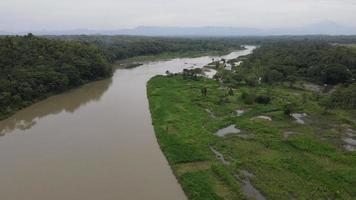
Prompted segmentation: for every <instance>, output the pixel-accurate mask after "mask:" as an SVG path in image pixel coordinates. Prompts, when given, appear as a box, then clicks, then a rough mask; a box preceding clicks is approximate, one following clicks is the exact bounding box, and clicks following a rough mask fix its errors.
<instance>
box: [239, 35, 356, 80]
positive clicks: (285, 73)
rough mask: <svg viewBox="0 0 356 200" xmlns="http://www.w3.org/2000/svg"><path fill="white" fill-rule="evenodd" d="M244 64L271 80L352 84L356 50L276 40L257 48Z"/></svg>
mask: <svg viewBox="0 0 356 200" xmlns="http://www.w3.org/2000/svg"><path fill="white" fill-rule="evenodd" d="M244 66H246V67H249V68H252V69H253V70H254V72H255V73H256V74H257V75H258V76H260V77H262V78H263V79H262V80H263V81H264V82H267V83H274V82H283V81H293V80H295V79H296V78H298V79H304V80H307V81H310V82H314V83H318V84H331V85H335V84H339V83H348V84H349V83H353V82H354V81H355V77H356V52H354V51H353V50H352V49H350V48H348V47H345V46H339V45H331V44H328V43H325V42H317V41H304V42H303V41H302V42H301V41H300V42H295V41H294V42H276V43H269V44H264V45H263V46H261V47H260V48H258V49H256V50H255V51H254V52H253V54H252V55H251V56H249V58H248V59H247V60H246V61H245V62H244Z"/></svg>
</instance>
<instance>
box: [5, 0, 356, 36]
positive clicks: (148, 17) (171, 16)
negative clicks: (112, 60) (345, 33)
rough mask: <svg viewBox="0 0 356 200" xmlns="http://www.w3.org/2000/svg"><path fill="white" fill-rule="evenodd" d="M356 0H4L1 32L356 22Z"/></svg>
mask: <svg viewBox="0 0 356 200" xmlns="http://www.w3.org/2000/svg"><path fill="white" fill-rule="evenodd" d="M354 19H356V1H354V0H268V1H266V0H243V1H242V0H1V1H0V30H7V31H29V30H41V29H46V30H63V29H77V28H88V29H119V28H130V27H135V26H140V25H146V26H244V27H259V28H267V27H287V26H301V25H305V24H310V23H315V22H318V21H323V20H332V21H335V22H337V23H340V24H343V25H349V26H356V21H355V20H354Z"/></svg>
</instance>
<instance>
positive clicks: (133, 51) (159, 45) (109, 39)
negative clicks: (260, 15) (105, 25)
mask: <svg viewBox="0 0 356 200" xmlns="http://www.w3.org/2000/svg"><path fill="white" fill-rule="evenodd" d="M47 37H49V38H54V39H60V40H66V41H73V40H74V41H79V42H82V43H86V44H93V45H95V46H97V47H98V48H100V49H101V50H102V51H103V52H104V54H105V55H106V57H107V59H108V60H109V61H110V62H114V61H117V60H122V59H126V58H131V57H135V56H145V55H157V54H161V53H166V52H171V53H186V52H223V53H226V52H228V51H232V50H237V49H240V48H241V44H242V43H241V42H243V41H241V40H240V39H235V38H171V37H143V36H99V35H98V36H86V35H79V36H51V37H50V36H47Z"/></svg>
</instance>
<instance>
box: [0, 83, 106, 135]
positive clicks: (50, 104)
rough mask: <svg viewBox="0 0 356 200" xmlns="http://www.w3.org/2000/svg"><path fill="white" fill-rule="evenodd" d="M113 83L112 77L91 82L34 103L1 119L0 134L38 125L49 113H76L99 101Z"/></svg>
mask: <svg viewBox="0 0 356 200" xmlns="http://www.w3.org/2000/svg"><path fill="white" fill-rule="evenodd" d="M111 84H112V79H111V78H110V79H106V80H101V81H97V82H93V83H89V84H86V85H84V86H82V87H79V88H76V89H73V90H71V91H69V92H66V93H63V94H59V95H56V96H52V97H50V98H48V99H46V100H43V101H40V102H38V103H36V104H33V105H31V106H29V107H27V108H25V109H23V110H21V111H19V112H17V113H16V114H15V115H13V116H11V117H10V118H7V119H5V120H3V121H0V136H4V135H6V134H7V133H10V132H12V131H13V130H15V129H20V130H27V129H30V128H32V127H33V126H34V125H36V122H37V120H38V119H40V118H42V117H45V116H47V115H51V114H58V113H61V112H68V113H74V112H75V111H76V110H77V109H79V108H80V107H81V106H84V105H86V104H88V103H90V102H92V101H99V100H100V98H101V97H102V96H103V94H104V93H105V92H106V91H107V90H108V88H109V87H110V85H111Z"/></svg>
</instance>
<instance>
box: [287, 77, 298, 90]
mask: <svg viewBox="0 0 356 200" xmlns="http://www.w3.org/2000/svg"><path fill="white" fill-rule="evenodd" d="M297 79H298V78H297V77H296V76H294V75H290V76H288V77H287V80H288V81H289V87H290V88H293V87H294V84H295V82H296V81H297Z"/></svg>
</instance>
